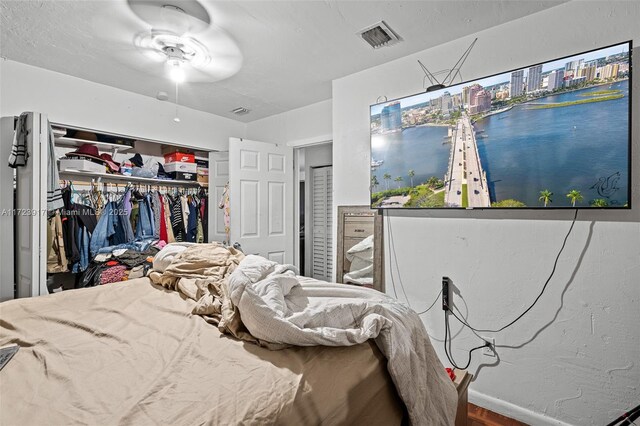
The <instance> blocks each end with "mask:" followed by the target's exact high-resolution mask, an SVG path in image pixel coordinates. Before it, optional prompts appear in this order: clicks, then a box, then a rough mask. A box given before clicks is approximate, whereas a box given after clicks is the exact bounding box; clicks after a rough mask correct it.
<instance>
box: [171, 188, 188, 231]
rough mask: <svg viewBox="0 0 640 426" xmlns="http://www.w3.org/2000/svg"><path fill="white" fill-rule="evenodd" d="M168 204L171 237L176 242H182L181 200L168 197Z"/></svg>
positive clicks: (183, 226)
mask: <svg viewBox="0 0 640 426" xmlns="http://www.w3.org/2000/svg"><path fill="white" fill-rule="evenodd" d="M169 204H170V205H171V228H172V229H173V236H174V237H175V240H176V241H178V242H183V241H184V240H185V239H184V229H185V224H184V216H183V214H182V200H181V197H180V196H176V197H169Z"/></svg>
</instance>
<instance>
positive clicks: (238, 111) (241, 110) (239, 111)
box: [231, 107, 249, 115]
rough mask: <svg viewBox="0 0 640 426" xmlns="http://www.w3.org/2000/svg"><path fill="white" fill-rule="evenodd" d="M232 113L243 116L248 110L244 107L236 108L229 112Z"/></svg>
mask: <svg viewBox="0 0 640 426" xmlns="http://www.w3.org/2000/svg"><path fill="white" fill-rule="evenodd" d="M231 112H232V113H234V114H236V115H245V114H249V110H248V109H246V108H245V107H238V108H234V109H232V110H231Z"/></svg>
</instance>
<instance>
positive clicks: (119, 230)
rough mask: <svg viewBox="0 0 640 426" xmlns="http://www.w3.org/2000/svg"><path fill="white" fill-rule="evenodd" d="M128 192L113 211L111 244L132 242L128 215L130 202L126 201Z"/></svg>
mask: <svg viewBox="0 0 640 426" xmlns="http://www.w3.org/2000/svg"><path fill="white" fill-rule="evenodd" d="M128 195H129V191H127V192H126V193H125V195H124V196H123V197H122V199H121V200H120V201H119V202H118V204H117V208H116V209H115V212H114V213H115V215H114V216H115V217H114V221H115V231H116V232H115V235H114V237H113V239H112V241H110V243H111V244H124V243H128V242H131V241H133V240H134V238H135V237H134V235H133V229H132V228H131V222H130V220H129V215H130V214H131V212H130V210H129V208H128V207H130V201H128V198H129V197H128Z"/></svg>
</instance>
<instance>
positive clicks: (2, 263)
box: [0, 116, 15, 302]
mask: <svg viewBox="0 0 640 426" xmlns="http://www.w3.org/2000/svg"><path fill="white" fill-rule="evenodd" d="M0 132H1V133H0V161H2V163H0V212H2V214H0V235H2V244H0V302H4V301H5V300H10V299H13V298H14V289H13V287H14V281H15V280H14V274H13V272H14V269H13V256H14V253H13V247H14V235H13V215H12V214H11V213H10V212H11V211H12V210H13V169H12V168H11V167H9V166H8V165H7V164H6V163H5V161H6V160H7V159H8V158H9V155H10V154H11V145H12V143H13V135H14V131H13V116H11V117H2V119H0Z"/></svg>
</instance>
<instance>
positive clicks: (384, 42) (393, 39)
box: [358, 21, 402, 49]
mask: <svg viewBox="0 0 640 426" xmlns="http://www.w3.org/2000/svg"><path fill="white" fill-rule="evenodd" d="M358 35H359V36H360V37H362V39H363V40H364V41H366V42H367V43H369V46H371V47H373V48H374V49H379V48H380V47H384V46H392V45H394V44H396V43H398V42H400V41H402V38H401V37H400V36H399V35H398V34H397V33H396V32H395V31H393V30H392V29H391V28H390V27H389V26H388V25H387V24H386V23H385V22H384V21H380V22H378V23H377V24H373V25H371V26H369V27H367V28H365V29H363V30H361V31H359V32H358Z"/></svg>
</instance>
